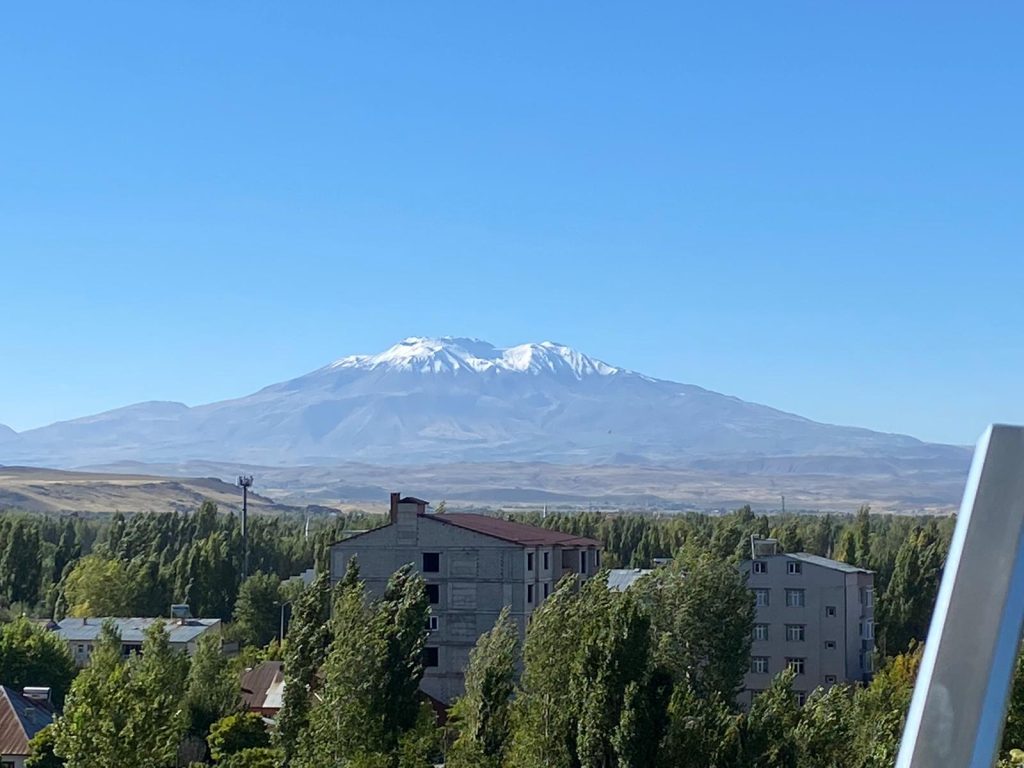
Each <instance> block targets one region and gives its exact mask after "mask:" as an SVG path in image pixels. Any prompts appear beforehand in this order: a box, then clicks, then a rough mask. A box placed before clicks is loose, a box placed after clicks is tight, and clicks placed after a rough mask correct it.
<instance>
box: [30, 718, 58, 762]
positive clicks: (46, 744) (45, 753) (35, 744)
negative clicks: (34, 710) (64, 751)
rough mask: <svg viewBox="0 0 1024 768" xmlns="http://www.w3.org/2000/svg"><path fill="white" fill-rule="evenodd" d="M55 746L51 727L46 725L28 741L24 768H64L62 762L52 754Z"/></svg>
mask: <svg viewBox="0 0 1024 768" xmlns="http://www.w3.org/2000/svg"><path fill="white" fill-rule="evenodd" d="M55 744H56V737H55V735H54V731H53V726H52V725H48V726H46V727H45V728H43V729H42V730H41V731H39V732H38V733H37V734H36V735H35V736H33V737H32V739H31V740H30V741H29V743H28V749H29V755H28V757H27V758H26V759H25V768H64V761H63V760H61V759H60V758H59V757H57V755H56V754H54V751H53V750H54V745H55Z"/></svg>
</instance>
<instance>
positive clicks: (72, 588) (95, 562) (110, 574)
mask: <svg viewBox="0 0 1024 768" xmlns="http://www.w3.org/2000/svg"><path fill="white" fill-rule="evenodd" d="M135 590H136V585H135V583H134V582H133V580H132V574H131V572H130V570H129V568H128V565H127V564H125V563H122V562H121V561H120V560H108V559H107V558H105V557H103V556H102V555H98V554H93V555H88V556H87V557H83V558H82V559H81V560H79V561H78V563H77V564H76V565H75V567H74V569H73V570H72V571H71V573H70V574H68V577H67V579H66V581H65V584H64V597H65V600H66V601H67V604H68V614H69V615H70V616H78V617H91V616H104V617H105V616H131V615H133V613H134V611H133V609H134V607H135V602H136V601H135Z"/></svg>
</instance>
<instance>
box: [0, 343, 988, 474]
mask: <svg viewBox="0 0 1024 768" xmlns="http://www.w3.org/2000/svg"><path fill="white" fill-rule="evenodd" d="M0 437H3V440H4V442H3V448H2V453H0V463H13V462H14V461H18V462H21V463H33V464H47V465H54V466H83V465H90V464H103V463H116V462H124V461H146V462H153V461H157V462H165V461H185V460H191V459H206V460H222V461H250V462H254V463H264V464H279V465H299V464H314V465H315V464H319V465H323V464H331V463H336V462H337V461H339V460H343V461H363V462H368V463H380V464H396V463H397V464H402V463H429V462H435V461H441V462H444V461H468V462H480V461H531V460H540V461H548V462H556V463H569V464H572V463H577V464H588V463H602V462H614V461H615V460H616V457H628V460H629V461H630V462H636V463H645V462H647V463H658V462H666V461H667V462H674V463H678V464H681V465H684V466H686V465H690V464H692V463H695V462H696V463H699V462H712V463H713V464H714V465H715V466H717V467H722V466H727V465H728V464H729V463H730V462H736V463H737V464H738V465H739V464H742V463H746V465H747V466H751V465H752V464H751V463H753V464H754V465H756V462H757V460H758V459H759V458H764V457H771V458H772V459H773V461H776V462H777V461H778V460H779V459H780V457H781V458H783V459H784V458H785V457H793V458H801V457H834V460H835V463H836V465H837V466H839V465H840V464H842V463H843V462H844V461H846V463H847V464H848V465H852V464H851V462H849V461H848V460H849V459H853V458H858V459H873V460H875V462H874V465H875V466H892V467H894V471H899V469H900V467H901V466H907V467H912V468H915V469H917V468H921V467H925V468H930V469H936V468H945V469H954V468H955V469H958V470H959V469H961V468H963V467H965V466H966V463H967V461H968V459H969V453H968V452H967V451H966V449H963V448H960V447H957V446H944V445H940V444H932V443H925V442H923V441H920V440H917V439H916V438H913V437H910V436H907V435H901V434H895V433H880V432H873V431H871V430H867V429H863V428H860V427H847V426H841V425H831V424H823V423H820V422H815V421H812V420H810V419H807V418H805V417H803V416H799V415H797V414H793V413H787V412H785V411H780V410H778V409H774V408H771V407H769V406H765V405H760V404H757V403H751V402H748V401H745V400H742V399H740V398H737V397H734V396H731V395H723V394H719V393H717V392H713V391H711V390H708V389H704V388H702V387H700V386H697V385H694V384H684V383H680V382H672V381H668V380H664V379H657V378H653V377H650V376H646V375H644V374H642V373H638V372H635V371H630V370H628V369H625V368H621V367H617V366H614V365H611V364H609V363H606V362H604V361H602V360H599V359H597V358H595V357H592V356H589V355H586V354H584V353H582V352H580V351H578V350H576V349H573V348H572V347H569V346H567V345H564V344H558V343H555V342H550V341H548V342H537V343H527V344H520V345H516V346H512V347H505V348H500V347H496V346H494V345H492V344H490V343H488V342H486V341H483V340H481V339H473V338H469V337H437V338H433V337H422V336H413V337H409V338H407V339H405V340H403V341H401V342H399V343H398V344H395V345H393V346H391V347H390V348H388V349H387V350H384V351H383V352H380V353H377V354H374V355H349V356H347V357H342V358H339V359H336V360H335V361H334V362H332V363H329V364H327V365H326V366H323V367H321V368H319V369H316V370H314V371H311V372H309V373H307V374H304V375H301V376H298V377H295V378H293V379H289V380H286V381H283V382H278V383H276V384H271V385H268V386H266V387H264V388H262V389H260V390H258V391H256V392H254V393H252V394H249V395H245V396H242V397H238V398H233V399H229V400H223V401H218V402H213V403H207V404H202V405H196V406H191V407H190V406H187V405H185V404H183V403H178V402H175V401H149V402H141V403H134V404H131V405H127V406H124V407H122V408H117V409H113V410H110V411H105V412H103V413H98V414H92V415H89V416H84V417H81V418H78V419H71V420H68V421H63V422H57V423H55V424H51V425H47V426H45V427H39V428H36V429H33V430H27V431H25V432H21V433H14V434H13V436H12V435H11V434H6V435H5V433H3V432H2V431H0ZM819 463H820V464H821V465H822V467H823V470H824V471H827V469H828V461H826V460H824V459H823V460H822V462H819ZM855 463H856V462H853V464H855ZM869 463H870V462H869Z"/></svg>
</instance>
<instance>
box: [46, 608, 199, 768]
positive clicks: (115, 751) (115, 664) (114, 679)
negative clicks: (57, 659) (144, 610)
mask: <svg viewBox="0 0 1024 768" xmlns="http://www.w3.org/2000/svg"><path fill="white" fill-rule="evenodd" d="M187 664H188V660H187V657H185V656H184V655H182V654H179V653H178V652H176V651H174V650H172V649H171V648H170V644H169V641H168V637H167V632H166V630H165V629H164V627H163V624H162V622H154V624H153V625H152V626H151V627H150V628H149V629H147V631H146V635H145V638H144V640H143V644H142V653H141V655H135V656H132V657H131V658H130V659H129V660H128V661H124V660H123V659H122V657H121V638H120V637H119V636H118V634H117V630H116V629H115V627H114V625H113V624H111V623H106V624H104V626H103V629H102V631H101V633H100V638H99V640H98V642H97V644H96V646H95V648H94V650H93V653H92V656H91V659H90V665H89V666H88V667H87V668H86V669H85V670H83V671H82V672H81V673H80V674H79V676H78V677H77V678H75V681H74V683H73V684H72V686H71V692H70V694H69V695H68V698H67V702H66V703H65V707H64V714H63V715H62V716H61V717H58V718H57V719H56V720H55V721H54V732H55V734H54V735H55V752H56V754H57V755H59V756H60V757H62V758H64V760H65V762H66V765H67V768H86V766H88V767H89V768H92V766H96V765H102V766H104V768H168V767H169V766H172V765H173V764H174V762H175V757H176V754H177V749H178V744H179V742H180V740H181V736H182V734H183V733H184V720H183V717H182V712H181V708H180V702H181V698H182V695H183V693H184V684H185V671H186V667H187Z"/></svg>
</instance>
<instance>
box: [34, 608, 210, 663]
mask: <svg viewBox="0 0 1024 768" xmlns="http://www.w3.org/2000/svg"><path fill="white" fill-rule="evenodd" d="M107 621H111V622H113V623H114V626H115V627H116V628H117V631H118V633H119V634H120V635H121V653H122V655H124V656H125V657H127V656H129V655H130V654H132V653H134V652H137V651H139V650H141V648H142V641H143V639H144V637H145V633H146V629H147V628H148V627H149V626H150V625H151V624H153V622H156V621H161V622H163V624H164V628H165V629H166V630H167V635H168V638H169V640H170V645H171V647H172V648H174V649H175V650H179V651H185V652H187V653H188V654H189V655H190V656H191V655H192V654H194V653H195V652H196V646H197V644H198V643H199V638H200V637H202V636H203V635H205V634H207V633H208V632H213V633H215V634H217V635H219V634H220V630H221V621H220V619H144V618H102V619H92V618H84V619H74V618H67V619H61V620H60V621H59V622H57V625H56V626H55V627H54V630H53V631H54V632H56V633H57V634H58V635H60V636H61V638H63V640H64V641H65V642H66V643H67V644H68V648H69V650H70V651H71V655H72V656H73V657H74V659H75V663H76V664H77V665H78V666H79V667H85V666H88V665H89V658H90V657H91V656H92V650H93V647H94V646H95V645H96V643H97V642H98V641H99V638H100V632H101V630H102V629H103V624H104V622H107Z"/></svg>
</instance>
